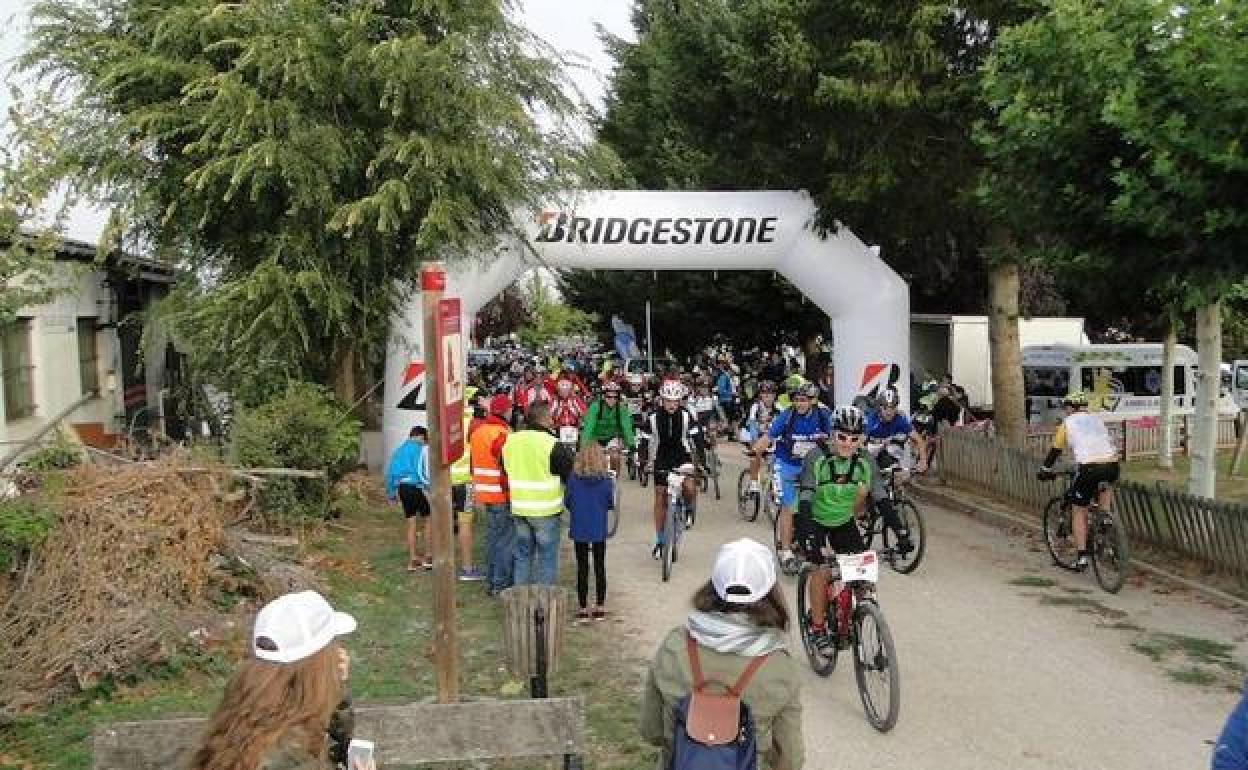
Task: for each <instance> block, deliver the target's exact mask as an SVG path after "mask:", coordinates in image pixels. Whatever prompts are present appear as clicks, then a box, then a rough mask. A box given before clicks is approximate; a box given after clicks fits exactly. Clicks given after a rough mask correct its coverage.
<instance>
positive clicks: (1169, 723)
mask: <svg viewBox="0 0 1248 770" xmlns="http://www.w3.org/2000/svg"><path fill="white" fill-rule="evenodd" d="M721 456H723V457H725V458H726V459H727V463H726V464H727V467H726V469H725V484H724V499H723V500H721V501H720V502H718V503H716V502H715V501H713V500H710V499H705V498H704V499H703V501H702V504H701V505H700V506H699V516H698V524H697V527H696V528H695V529H694V530H693V531H691V532H689V533H688V536H687V537H686V540H685V543H684V548H683V551H682V553H681V558H680V561H679V563H678V564H677V565H676V567H675V572H674V575H673V577H672V581H671V582H670V583H668V584H663V583H662V582H661V580H660V576H659V568H658V563H657V562H655V561H653V560H652V559H651V558H650V556H649V550H650V544H651V542H652V538H653V531H652V525H651V523H650V521H651V519H650V515H649V506H650V503H651V500H652V492H651V490H650V489H648V488H647V489H641V488H639V487H638V486H637V485H636V483H635V482H633V483H628V482H626V483H627V486H626V487H625V492H624V494H625V504H624V515H623V517H622V518H623V522H622V524H621V527H620V532H619V533H618V534H617V535H616V537H615V538H614V539H613V540H612V541H611V545H610V546H609V548H608V574H609V575H610V588H609V602H610V603H611V605H612V606H613V607H614V609H615V611H616V613H617V616H616V623H615V624H614V626H615V627H616V628H617V629H619V630H620V632H621V633H622V634H624V635H625V637H626V638H629V639H632V640H634V641H635V643H636V645H637V652H638V654H639V655H641V656H643V657H648V656H649V655H650V654H651V652H652V651H653V648H654V646H655V645H656V644H657V642H658V640H659V638H660V636H661V635H662V634H663V633H664V632H666V630H667V629H669V628H671V627H672V626H673V625H675V624H678V623H680V622H682V620H683V617H684V614H685V612H686V611H687V608H688V601H689V597H690V595H691V594H692V593H693V591H694V590H695V588H696V587H697V586H698V585H699V584H700V582H701V581H703V580H705V579H706V577H707V575H708V574H709V569H710V561H711V559H712V557H713V554H714V552H715V549H716V548H717V547H718V546H719V545H720V544H721V543H723V542H725V541H727V540H730V539H734V538H737V537H743V536H749V537H754V538H756V539H758V540H760V541H763V542H767V540H768V538H769V537H770V533H769V531H768V530H767V529H765V527H764V521H763V520H762V519H761V518H760V520H759V522H756V523H753V524H749V523H745V522H743V521H741V520H740V519H739V518H738V516H737V514H736V508H735V503H734V502H733V499H732V498H733V495H734V494H735V481H736V476H737V473H738V472H739V470H740V468H741V466H740V465H739V464H736V463H735V462H734V461H735V458H733V457H730V456H729V452H728V451H727V450H725V451H724V452H723V453H722V454H721ZM729 478H730V479H731V481H729ZM924 512H925V514H926V521H927V524H928V553H927V556H926V559H925V562H924V564H923V565H922V566H921V568H920V569H919V570H918V572H917V573H916V574H914V575H910V576H903V575H896V574H891V573H889V574H886V575H884V577H883V578H882V582H881V586H880V600H881V605H882V606H883V608H884V610H885V612H886V613H887V618H888V620H889V623H890V625H891V627H892V631H893V635H894V637H895V639H896V643H897V651H898V657H899V659H900V670H901V676H902V685H901V691H902V707H901V716H900V719H899V721H898V724H897V727H896V728H895V729H894V730H893V731H892V732H891V733H889V734H887V735H881V734H879V733H876V732H875V731H874V730H872V729H871V727H870V726H869V725H868V724H867V722H866V720H865V719H864V717H863V713H862V707H861V704H860V702H859V700H858V694H857V690H856V689H855V685H854V677H853V671H852V665H850V664H849V661H847V660H846V659H845V658H844V657H843V656H842V659H841V661H840V663H838V666H837V670H836V671H835V672H833V673H832V675H831V676H830V677H829V678H828V679H820V678H819V677H817V676H815V675H814V674H813V673H811V674H810V675H809V677H808V679H807V680H806V682H805V688H804V691H803V705H804V712H805V713H804V717H805V731H806V749H807V767H809V768H819V769H820V770H823V768H834V767H846V766H849V765H850V763H851V762H853V763H855V764H856V763H857V762H859V761H862V760H866V761H869V762H871V763H872V764H873V765H874V764H878V763H879V762H880V761H881V760H898V761H900V762H902V763H904V764H898V765H896V766H898V767H911V768H968V769H971V768H993V770H999V769H1000V768H1021V767H1026V768H1072V769H1073V768H1079V769H1080V770H1091V769H1092V768H1107V769H1109V768H1113V769H1114V770H1118V769H1120V768H1166V769H1167V770H1177V769H1185V768H1192V769H1193V770H1195V769H1196V768H1206V767H1208V765H1209V753H1210V742H1211V741H1212V740H1213V739H1214V738H1215V737H1216V735H1217V732H1218V731H1219V730H1220V729H1221V725H1222V721H1223V720H1224V719H1225V716H1226V714H1227V713H1228V712H1229V710H1230V709H1231V707H1232V706H1233V705H1234V703H1235V699H1236V696H1235V695H1234V694H1233V693H1232V692H1231V691H1230V690H1228V685H1231V684H1232V683H1237V682H1238V681H1239V679H1240V678H1242V674H1243V670H1242V668H1238V666H1239V663H1241V662H1243V661H1245V660H1246V659H1248V655H1246V654H1245V653H1248V646H1246V644H1245V640H1248V633H1245V632H1246V631H1248V626H1246V625H1245V623H1244V620H1245V618H1244V617H1243V616H1242V615H1239V614H1238V613H1234V612H1230V611H1227V610H1223V609H1218V608H1215V607H1213V606H1211V605H1209V604H1208V603H1206V602H1203V601H1202V600H1199V599H1198V598H1196V597H1193V596H1192V595H1190V594H1186V593H1177V592H1175V593H1171V592H1169V591H1167V590H1166V589H1165V588H1164V587H1160V586H1157V585H1155V584H1142V583H1139V582H1137V583H1134V584H1129V585H1128V586H1127V587H1125V588H1124V589H1123V592H1122V593H1121V594H1120V595H1119V596H1110V595H1108V594H1105V593H1103V592H1101V591H1100V590H1099V589H1098V588H1097V587H1096V585H1095V583H1094V582H1093V580H1092V578H1091V576H1085V575H1074V574H1070V573H1060V574H1059V573H1058V571H1057V570H1055V569H1052V568H1051V567H1050V566H1049V564H1048V558H1047V554H1043V553H1041V552H1038V550H1039V549H1038V547H1037V544H1036V543H1034V542H1031V541H1029V540H1027V539H1026V538H1025V537H1022V536H1017V535H1007V534H1006V533H1003V532H1001V531H1000V530H997V529H995V528H992V527H989V526H988V525H985V524H982V523H980V522H978V521H976V520H973V519H970V518H967V517H966V516H964V515H961V514H955V513H951V512H949V511H946V510H943V509H939V508H933V507H931V506H925V507H924ZM782 579H784V580H785V581H786V583H787V584H788V586H789V590H788V594H789V600H790V608H792V607H793V606H794V605H793V604H792V600H793V589H792V584H793V580H792V579H791V578H782ZM1049 581H1052V584H1049ZM1158 634H1174V635H1184V636H1186V637H1189V638H1190V639H1191V640H1192V641H1189V642H1187V646H1188V647H1189V648H1191V649H1192V655H1194V656H1197V657H1199V656H1202V655H1203V656H1205V659H1206V660H1208V661H1212V662H1211V663H1209V664H1208V665H1201V666H1196V667H1195V668H1193V660H1194V658H1192V657H1189V656H1186V655H1185V654H1184V653H1182V652H1178V651H1176V648H1177V647H1178V646H1180V645H1179V642H1180V641H1181V640H1179V639H1178V637H1176V636H1159V635H1158ZM792 638H793V643H792V647H791V649H792V651H793V653H794V654H795V655H797V656H799V659H801V660H802V661H803V662H804V660H805V658H804V654H803V653H802V648H801V641H800V639H799V638H798V636H797V634H796V632H794V634H793V637H792ZM1219 643H1226V644H1228V645H1229V648H1226V649H1225V650H1224V649H1223V648H1220V647H1218V644H1219ZM1135 646H1140V647H1142V648H1144V649H1145V650H1147V651H1149V652H1151V653H1152V657H1150V656H1149V655H1146V654H1142V653H1141V652H1140V651H1137V649H1135ZM1211 651H1212V652H1211ZM1210 655H1212V657H1211V658H1210V657H1209V656H1210ZM1154 658H1159V660H1155V659H1154ZM1220 661H1221V662H1220ZM1193 670H1197V671H1199V672H1203V673H1201V674H1199V676H1198V675H1197V674H1191V673H1190V672H1191V671H1193ZM1170 672H1177V673H1174V674H1172V673H1170ZM1184 672H1188V673H1187V674H1186V676H1187V677H1188V678H1193V677H1194V678H1201V677H1209V676H1217V677H1219V682H1218V683H1217V684H1205V685H1196V684H1188V683H1184V682H1180V681H1176V679H1175V676H1179V677H1183V676H1185V674H1184ZM1210 672H1212V674H1210ZM850 758H852V759H850Z"/></svg>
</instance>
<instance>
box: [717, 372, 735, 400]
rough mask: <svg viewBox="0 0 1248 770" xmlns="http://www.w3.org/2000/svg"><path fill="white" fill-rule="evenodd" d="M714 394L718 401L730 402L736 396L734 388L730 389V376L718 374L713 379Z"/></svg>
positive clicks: (726, 373)
mask: <svg viewBox="0 0 1248 770" xmlns="http://www.w3.org/2000/svg"><path fill="white" fill-rule="evenodd" d="M715 394H716V395H717V396H719V400H720V401H731V400H732V397H733V396H735V395H736V392H735V388H733V387H732V375H730V374H728V372H720V373H719V376H718V377H716V378H715Z"/></svg>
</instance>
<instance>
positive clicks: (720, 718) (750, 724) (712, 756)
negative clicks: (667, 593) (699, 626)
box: [668, 634, 767, 770]
mask: <svg viewBox="0 0 1248 770" xmlns="http://www.w3.org/2000/svg"><path fill="white" fill-rule="evenodd" d="M685 646H686V648H688V651H689V666H690V668H691V669H692V671H693V691H692V692H690V693H689V694H688V695H686V696H685V697H683V698H681V699H680V700H678V701H676V708H675V711H674V713H673V720H672V721H673V724H672V728H673V736H672V761H671V764H670V765H668V770H757V769H758V743H757V736H756V735H755V731H754V718H753V716H752V715H751V714H750V707H749V705H748V704H745V703H742V702H741V693H743V692H745V688H746V687H747V686H749V684H750V679H751V678H752V677H753V676H754V674H755V673H756V672H757V671H758V669H759V668H761V667H762V665H763V664H764V663H766V662H767V656H766V655H760V656H759V657H757V658H754V659H752V660H751V661H750V663H749V665H747V666H746V667H745V670H744V671H742V672H741V676H740V677H738V678H737V681H736V683H735V684H733V685H732V686H731V687H729V688H728V690H727V692H724V693H711V692H707V689H706V685H707V682H706V677H704V676H703V675H702V664H701V662H699V660H698V644H697V642H695V641H694V640H693V637H692V636H690V635H688V634H685Z"/></svg>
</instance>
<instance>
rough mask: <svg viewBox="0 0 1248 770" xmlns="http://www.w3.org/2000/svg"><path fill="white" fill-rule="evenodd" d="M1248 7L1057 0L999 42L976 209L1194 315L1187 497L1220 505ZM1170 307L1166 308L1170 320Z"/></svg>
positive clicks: (1245, 112)
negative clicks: (986, 167)
mask: <svg viewBox="0 0 1248 770" xmlns="http://www.w3.org/2000/svg"><path fill="white" fill-rule="evenodd" d="M1245 34H1248V8H1245V7H1243V6H1242V5H1241V4H1226V3H1221V2H1215V0H1202V2H1197V3H1188V4H1184V5H1183V6H1182V7H1173V6H1167V5H1164V4H1153V3H1138V2H1131V1H1128V0H1114V1H1113V2H1092V1H1091V0H1055V2H1054V3H1053V5H1052V8H1051V9H1050V10H1049V11H1048V12H1047V13H1045V14H1044V15H1042V16H1040V17H1038V18H1037V19H1035V20H1033V21H1030V22H1027V23H1025V24H1021V25H1019V26H1017V27H1015V28H1013V29H1011V30H1009V31H1007V32H1006V33H1005V34H1003V35H1002V37H1001V39H1000V40H999V43H998V48H997V50H996V51H995V52H994V54H993V59H992V61H991V63H990V65H989V67H988V76H987V77H986V78H985V80H984V92H985V98H986V99H987V100H988V101H989V103H990V104H991V105H992V106H993V107H994V109H995V115H994V117H993V120H992V121H991V122H990V123H989V124H987V125H985V127H984V130H983V131H982V132H981V137H980V138H981V142H982V146H984V148H985V151H986V153H987V154H988V156H989V157H990V158H991V159H992V166H991V169H992V170H991V173H990V174H988V175H987V176H986V178H985V185H984V191H985V197H986V199H987V200H989V201H990V202H992V203H993V204H994V205H996V206H997V207H998V210H1002V211H1003V210H1005V209H1009V210H1010V211H1012V214H1013V216H1014V217H1015V218H1016V219H1026V220H1028V221H1030V222H1031V223H1032V226H1031V231H1032V232H1035V231H1036V230H1043V231H1046V232H1047V233H1050V234H1052V233H1056V234H1058V235H1060V237H1061V238H1062V239H1063V240H1064V241H1066V242H1067V243H1068V244H1069V245H1070V247H1071V252H1072V253H1074V254H1075V255H1076V258H1077V259H1078V260H1081V261H1083V262H1084V263H1092V264H1095V265H1097V266H1099V267H1100V268H1101V269H1102V273H1101V278H1100V283H1099V285H1100V286H1101V288H1102V291H1109V290H1110V288H1109V286H1110V282H1111V281H1112V282H1113V284H1112V285H1113V289H1112V290H1113V291H1119V290H1120V289H1119V286H1118V285H1117V277H1118V276H1126V280H1127V282H1129V283H1133V282H1136V281H1139V280H1140V278H1139V276H1145V277H1146V278H1145V280H1146V281H1147V282H1148V283H1151V284H1153V285H1154V286H1163V285H1164V283H1165V280H1164V279H1166V278H1168V277H1169V276H1175V277H1176V278H1177V279H1178V284H1179V285H1180V286H1181V288H1182V295H1181V297H1180V298H1179V300H1180V302H1181V304H1182V306H1183V307H1184V309H1193V308H1194V309H1196V310H1197V319H1196V327H1197V332H1196V333H1197V340H1198V347H1199V349H1200V370H1201V376H1200V382H1199V386H1198V398H1197V407H1198V413H1197V431H1196V438H1195V441H1194V442H1193V444H1192V447H1193V451H1192V455H1193V457H1192V470H1191V477H1190V478H1189V485H1188V486H1189V490H1190V491H1191V492H1193V493H1195V494H1200V495H1204V496H1207V497H1212V496H1213V483H1214V460H1215V458H1214V445H1215V441H1216V430H1215V429H1216V401H1217V392H1218V382H1217V381H1218V377H1217V374H1216V373H1217V371H1218V364H1219V361H1220V347H1221V333H1220V326H1221V305H1220V300H1221V297H1222V296H1223V295H1225V294H1226V293H1227V291H1228V288H1229V287H1230V286H1231V285H1233V284H1234V283H1235V282H1237V281H1241V280H1242V279H1243V277H1244V275H1245V273H1246V272H1248V271H1246V270H1245V267H1244V264H1243V261H1242V260H1243V257H1242V255H1243V254H1244V253H1245V248H1246V247H1248V155H1246V154H1245V149H1244V148H1243V146H1242V144H1241V141H1240V140H1241V133H1242V130H1241V129H1242V126H1243V125H1244V124H1245V122H1246V121H1248V75H1246V74H1245V73H1248V50H1246V49H1245V47H1244V46H1243V44H1242V41H1243V39H1244V36H1245ZM1163 309H1164V308H1163Z"/></svg>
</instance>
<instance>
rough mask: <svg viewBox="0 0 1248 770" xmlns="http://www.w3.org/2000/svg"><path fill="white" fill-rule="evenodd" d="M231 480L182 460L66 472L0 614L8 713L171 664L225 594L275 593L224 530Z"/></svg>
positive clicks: (2, 698)
mask: <svg viewBox="0 0 1248 770" xmlns="http://www.w3.org/2000/svg"><path fill="white" fill-rule="evenodd" d="M205 470H207V472H205ZM228 479H229V474H228V471H226V470H225V469H224V468H221V469H203V468H202V467H201V468H197V469H192V468H189V467H187V465H186V464H185V462H184V461H180V460H178V459H176V458H175V459H170V460H164V461H160V462H154V463H144V464H140V465H131V466H124V467H100V466H91V465H86V466H82V467H79V468H75V469H73V470H72V471H68V472H66V474H65V478H64V487H63V490H61V491H59V492H58V493H57V495H56V507H57V509H58V520H57V523H56V526H55V527H54V529H53V531H52V532H51V534H50V535H49V537H48V539H47V540H46V541H45V542H44V543H43V544H42V545H41V546H40V547H39V548H38V551H37V553H36V554H35V557H34V559H33V561H32V563H31V564H30V565H29V569H28V570H27V571H26V572H27V574H26V575H25V576H24V582H23V584H22V586H21V587H20V588H19V589H17V590H15V591H13V593H12V594H11V595H10V596H9V597H8V599H7V601H6V602H5V604H4V606H3V608H0V660H3V661H4V665H3V666H0V712H4V711H10V710H15V709H22V708H26V707H30V706H35V705H39V704H43V703H47V702H49V701H51V700H54V699H56V698H57V697H60V696H63V695H66V694H68V693H72V692H75V691H78V690H81V689H85V688H87V687H90V686H91V685H93V684H95V683H96V682H98V681H99V680H100V679H101V678H103V677H110V676H112V677H121V676H126V675H130V674H133V673H136V672H138V671H140V670H142V669H143V668H144V667H145V666H149V665H152V664H156V663H160V662H162V661H166V660H168V659H169V658H170V657H171V656H172V655H173V654H175V653H176V652H177V650H178V649H180V648H183V647H186V646H188V645H189V644H192V643H193V641H192V640H195V639H201V640H202V629H203V627H204V626H205V624H206V623H208V624H211V623H212V622H213V621H214V620H215V621H217V622H223V620H224V617H225V615H224V612H223V611H222V610H220V609H219V607H221V606H226V605H228V602H227V603H222V602H220V601H215V602H214V599H217V600H219V599H220V598H221V596H222V594H223V593H224V592H231V593H236V594H242V595H249V596H254V597H255V598H256V599H257V600H262V599H265V598H268V597H267V596H266V594H270V593H273V590H271V588H270V587H268V586H266V585H265V582H264V580H263V578H262V576H261V575H260V574H259V573H258V570H257V568H256V567H255V566H254V562H256V561H257V558H256V557H255V556H254V554H252V553H249V554H248V555H247V556H244V555H243V554H242V553H239V552H238V551H239V550H241V549H242V548H243V544H242V543H241V541H239V540H238V538H236V537H232V536H231V535H230V534H229V533H228V532H227V529H226V526H227V523H228V522H229V521H230V517H231V516H232V515H234V514H235V513H236V512H235V511H234V510H233V508H234V503H233V502H231V498H230V496H229V495H227V494H223V493H222V488H223V486H224V487H228V485H229V484H228ZM274 561H277V560H274ZM239 565H243V566H244V567H245V569H240V568H239ZM236 609H237V608H236ZM197 629H199V630H197ZM193 632H194V633H193Z"/></svg>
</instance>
